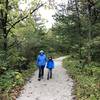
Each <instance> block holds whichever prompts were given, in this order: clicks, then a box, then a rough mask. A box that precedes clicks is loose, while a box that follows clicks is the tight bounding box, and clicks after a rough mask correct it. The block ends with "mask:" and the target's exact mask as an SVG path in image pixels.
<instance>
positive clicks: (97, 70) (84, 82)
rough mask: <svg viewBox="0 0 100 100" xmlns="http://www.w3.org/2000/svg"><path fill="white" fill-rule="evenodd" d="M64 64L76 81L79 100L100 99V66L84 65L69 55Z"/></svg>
mask: <svg viewBox="0 0 100 100" xmlns="http://www.w3.org/2000/svg"><path fill="white" fill-rule="evenodd" d="M63 66H64V67H65V68H66V69H67V71H68V73H69V74H70V75H71V76H72V78H73V79H74V80H75V82H76V86H75V95H76V98H77V100H100V66H96V65H94V64H91V65H90V66H85V67H84V68H82V66H81V65H80V64H79V61H78V60H77V59H75V58H71V57H70V56H69V57H67V58H66V59H65V60H64V62H63Z"/></svg>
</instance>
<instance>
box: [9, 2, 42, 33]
mask: <svg viewBox="0 0 100 100" xmlns="http://www.w3.org/2000/svg"><path fill="white" fill-rule="evenodd" d="M43 5H44V4H41V5H39V6H37V7H36V8H35V9H33V11H31V12H30V13H29V14H33V13H34V12H35V11H36V10H38V9H39V8H40V7H42V6H43ZM29 14H27V15H26V16H24V17H23V18H21V19H19V20H18V21H16V22H15V23H14V24H12V25H11V27H10V28H9V29H8V31H7V34H8V33H9V32H10V30H11V29H12V28H14V26H15V25H16V24H17V23H19V22H20V21H22V20H24V19H26V18H27V17H28V16H29Z"/></svg>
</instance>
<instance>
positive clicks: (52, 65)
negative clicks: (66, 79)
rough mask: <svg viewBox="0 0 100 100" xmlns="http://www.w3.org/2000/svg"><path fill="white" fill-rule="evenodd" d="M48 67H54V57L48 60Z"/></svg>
mask: <svg viewBox="0 0 100 100" xmlns="http://www.w3.org/2000/svg"><path fill="white" fill-rule="evenodd" d="M47 68H54V61H53V60H52V59H51V60H48V62H47Z"/></svg>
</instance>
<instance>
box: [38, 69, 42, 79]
mask: <svg viewBox="0 0 100 100" xmlns="http://www.w3.org/2000/svg"><path fill="white" fill-rule="evenodd" d="M38 80H41V67H39V75H38Z"/></svg>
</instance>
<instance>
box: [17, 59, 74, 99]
mask: <svg viewBox="0 0 100 100" xmlns="http://www.w3.org/2000/svg"><path fill="white" fill-rule="evenodd" d="M63 59H64V57H60V58H58V59H55V69H54V70H53V78H52V79H50V80H47V69H45V76H44V79H43V80H41V81H38V80H37V77H38V71H36V72H35V75H34V76H33V77H32V78H31V79H30V81H29V82H27V84H26V85H25V86H24V90H23V91H22V92H21V95H20V96H19V97H18V98H17V99H16V100H74V99H73V97H74V96H72V89H73V80H72V79H71V78H70V77H69V76H68V74H66V70H65V69H64V68H63V67H62V60H63Z"/></svg>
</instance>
